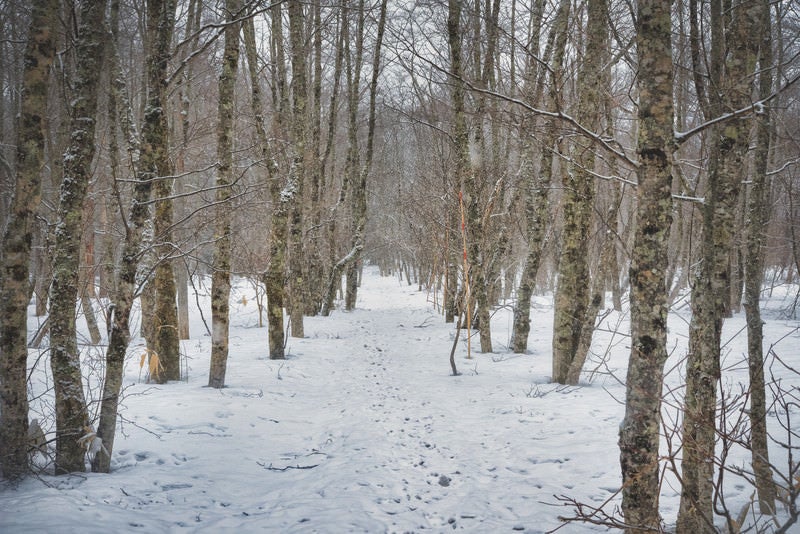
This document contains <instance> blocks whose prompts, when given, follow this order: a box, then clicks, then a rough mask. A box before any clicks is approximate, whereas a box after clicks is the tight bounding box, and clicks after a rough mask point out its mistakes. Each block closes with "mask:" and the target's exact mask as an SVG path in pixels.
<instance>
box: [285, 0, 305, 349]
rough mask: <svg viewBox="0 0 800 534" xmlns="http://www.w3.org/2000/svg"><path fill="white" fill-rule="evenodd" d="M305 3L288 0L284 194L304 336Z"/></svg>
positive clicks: (293, 305) (293, 307) (297, 317)
mask: <svg viewBox="0 0 800 534" xmlns="http://www.w3.org/2000/svg"><path fill="white" fill-rule="evenodd" d="M303 6H304V3H303V2H301V1H300V0H289V1H287V11H288V13H289V43H290V46H291V54H290V56H291V64H292V79H291V83H290V88H291V97H292V113H291V125H290V128H291V134H292V163H291V168H290V169H289V183H288V184H287V186H286V188H285V189H284V193H286V194H288V195H289V196H290V198H291V202H290V204H289V219H288V223H289V230H288V249H289V280H288V284H287V286H288V289H289V292H288V297H289V298H288V301H289V302H288V305H289V316H290V318H291V325H292V326H291V331H292V337H304V336H305V329H304V328H303V316H304V314H305V303H304V298H303V297H304V295H305V292H306V287H305V284H306V280H305V270H306V269H305V266H304V261H303V260H304V257H303V253H304V244H303V199H304V182H305V176H306V167H307V166H308V160H307V155H308V154H307V151H308V146H307V142H308V133H309V132H308V117H307V115H306V114H307V105H308V78H307V72H306V70H307V65H306V63H307V55H308V47H307V46H306V39H305V32H304V28H305V12H304V7H303Z"/></svg>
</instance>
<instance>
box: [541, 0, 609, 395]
mask: <svg viewBox="0 0 800 534" xmlns="http://www.w3.org/2000/svg"><path fill="white" fill-rule="evenodd" d="M607 19H608V7H607V5H606V2H605V0H590V1H589V2H588V3H587V14H586V21H587V26H586V36H587V38H586V44H585V49H584V51H583V57H582V61H581V64H580V67H579V69H580V70H579V72H578V80H577V84H578V94H579V95H580V98H579V100H578V103H577V110H576V113H577V116H576V118H577V120H579V121H581V123H582V124H583V125H584V126H585V127H587V128H589V129H590V130H591V131H593V132H597V133H600V134H601V133H602V129H601V128H602V118H603V117H602V108H603V102H604V94H603V92H604V91H605V89H606V84H605V82H604V73H605V64H606V63H607V61H608V56H609V55H610V54H609V53H608V47H609V38H608V28H607V24H606V21H607ZM593 144H594V143H593V140H592V139H586V138H582V139H581V138H579V140H577V141H576V142H575V143H574V146H573V147H571V151H572V154H571V157H573V158H575V160H574V162H570V163H568V164H567V165H564V166H563V167H565V168H562V171H561V180H562V186H563V193H562V196H563V199H562V203H563V211H564V227H563V229H562V231H561V255H560V259H559V262H558V265H559V274H558V285H557V287H556V293H555V299H554V306H553V307H554V313H555V319H554V324H553V381H554V382H558V383H561V384H565V383H566V384H577V383H578V378H579V377H580V372H581V369H582V368H583V363H584V362H585V361H586V355H587V353H588V350H589V343H587V342H586V341H585V339H588V340H591V336H592V332H593V330H594V321H595V316H596V315H597V308H598V307H599V305H600V302H598V301H597V297H596V296H595V303H594V304H593V305H590V302H589V299H590V297H592V295H591V291H590V289H591V287H590V284H587V283H586V280H588V279H589V243H590V238H591V234H592V232H591V230H592V215H593V213H594V201H595V190H596V185H595V177H594V167H595V160H596V157H595V151H596V150H597V149H596V148H595V147H594V146H593ZM604 285H605V284H601V285H600V287H603V286H604Z"/></svg>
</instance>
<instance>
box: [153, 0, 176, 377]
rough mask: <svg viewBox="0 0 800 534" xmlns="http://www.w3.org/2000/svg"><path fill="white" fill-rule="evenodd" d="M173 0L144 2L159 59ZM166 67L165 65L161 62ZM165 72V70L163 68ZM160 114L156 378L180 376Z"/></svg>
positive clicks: (165, 138)
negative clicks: (153, 21) (153, 23)
mask: <svg viewBox="0 0 800 534" xmlns="http://www.w3.org/2000/svg"><path fill="white" fill-rule="evenodd" d="M175 6H176V1H175V0H169V1H167V2H165V3H162V2H161V1H158V2H155V3H154V4H152V5H150V4H148V17H149V16H151V15H150V11H151V10H152V9H155V8H158V9H159V10H160V11H159V16H160V19H159V21H158V26H157V27H156V28H155V33H152V30H149V32H148V33H149V36H150V38H151V39H153V38H154V39H156V40H157V43H158V44H157V45H156V46H157V48H158V53H159V55H160V57H159V61H164V62H165V63H166V62H168V61H169V58H170V54H171V43H172V34H173V32H174V28H175ZM165 69H166V65H165ZM165 72H166V71H165ZM166 84H167V80H166V76H165V77H164V78H163V79H162V80H161V81H160V82H159V85H160V87H159V88H158V91H164V92H165V94H164V95H163V99H162V102H161V104H162V106H166V105H167V97H166V89H167V88H166V87H165V85H166ZM158 113H159V114H160V115H161V116H162V117H163V119H162V120H163V125H162V128H163V130H161V132H160V135H159V137H160V139H159V140H158V143H161V144H163V146H162V147H160V148H159V149H158V151H157V157H156V158H155V159H154V160H153V163H154V165H155V168H154V170H155V171H156V176H157V177H158V178H157V179H156V180H155V183H154V184H153V195H154V197H155V198H154V201H155V208H154V210H153V234H154V237H155V240H156V243H155V248H156V253H157V255H158V263H157V264H156V268H155V274H154V277H153V285H154V290H155V307H154V310H153V319H154V324H153V329H154V331H153V334H154V337H155V351H156V353H157V354H158V358H159V361H160V362H161V363H162V365H163V366H164V372H163V373H159V375H158V382H160V383H165V382H166V381H168V380H180V379H181V361H180V336H179V335H178V306H177V302H176V299H177V290H176V288H175V273H174V271H173V269H172V264H173V261H174V258H173V255H174V252H175V251H174V246H173V244H172V235H173V218H174V217H173V210H174V208H173V201H172V198H171V196H172V191H173V184H174V181H175V179H174V177H173V174H174V173H173V166H172V162H171V160H170V157H169V125H168V123H167V114H166V111H165V110H164V109H161V110H159V111H158Z"/></svg>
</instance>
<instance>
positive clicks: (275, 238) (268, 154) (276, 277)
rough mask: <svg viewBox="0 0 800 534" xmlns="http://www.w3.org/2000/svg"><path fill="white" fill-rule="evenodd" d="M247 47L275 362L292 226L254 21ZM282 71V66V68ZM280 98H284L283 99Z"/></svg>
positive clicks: (279, 353) (276, 21) (275, 17)
mask: <svg viewBox="0 0 800 534" xmlns="http://www.w3.org/2000/svg"><path fill="white" fill-rule="evenodd" d="M280 20H281V4H279V3H278V4H274V5H273V6H272V22H273V25H272V30H273V36H272V38H273V39H280V38H281V36H280V33H279V30H280ZM244 45H245V54H246V56H247V68H248V74H249V75H250V84H251V87H250V97H251V106H252V108H253V115H254V118H255V128H256V137H257V139H258V142H259V145H260V149H261V159H262V161H263V163H262V165H263V168H264V169H265V171H266V182H267V185H268V187H269V191H270V199H271V200H272V216H271V224H270V231H269V237H268V242H269V245H268V246H269V254H270V256H269V264H268V265H267V270H266V272H265V273H264V286H265V290H266V294H267V336H268V337H269V357H270V359H272V360H282V359H284V357H285V355H284V348H283V345H284V332H283V323H284V321H283V317H284V315H283V303H284V284H285V279H286V237H287V224H288V210H289V206H288V203H289V201H290V200H291V199H290V197H289V196H288V195H283V194H281V193H282V188H281V183H280V179H279V176H278V174H277V172H276V171H277V169H276V165H275V160H274V158H273V156H272V151H271V149H270V143H269V137H268V136H267V131H266V129H265V127H264V104H263V102H262V100H261V86H260V77H259V75H258V73H259V72H260V68H259V64H258V55H257V53H256V39H255V28H254V24H253V19H252V18H250V19H248V20H246V21H245V23H244ZM279 68H280V66H279ZM279 98H283V97H282V96H281V97H279Z"/></svg>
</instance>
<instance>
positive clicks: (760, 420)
mask: <svg viewBox="0 0 800 534" xmlns="http://www.w3.org/2000/svg"><path fill="white" fill-rule="evenodd" d="M760 4H761V9H760V13H759V15H758V24H759V28H760V31H759V32H758V33H754V34H752V35H751V38H750V42H749V44H750V47H751V50H752V51H753V52H754V53H759V54H760V55H759V74H758V78H759V80H758V82H759V95H760V97H761V98H765V97H766V96H768V95H770V94H771V93H772V70H771V69H772V61H773V59H772V39H771V33H772V32H771V30H770V3H769V2H767V1H763V2H760ZM771 114H772V112H771V110H765V112H764V113H763V114H761V115H760V116H758V117H756V147H755V151H754V154H753V160H754V161H753V178H752V185H751V186H750V198H749V202H748V206H747V221H746V235H747V238H746V242H745V254H746V259H745V277H744V278H745V291H744V309H745V315H746V319H747V354H748V367H749V370H750V412H749V415H750V449H751V450H750V453H751V457H752V462H753V473H754V474H755V479H756V491H757V493H758V505H759V510H760V511H761V513H762V514H768V515H772V514H774V513H775V500H776V498H777V491H776V487H775V482H774V481H773V479H772V468H771V467H770V461H769V448H768V435H767V393H766V387H765V385H764V333H763V322H762V319H761V302H760V301H761V285H762V281H763V279H764V259H763V252H764V241H765V239H764V237H765V232H766V229H767V222H768V220H769V210H768V207H767V191H768V181H767V167H768V163H769V152H770V144H771V137H772V131H773V125H772V119H771Z"/></svg>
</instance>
